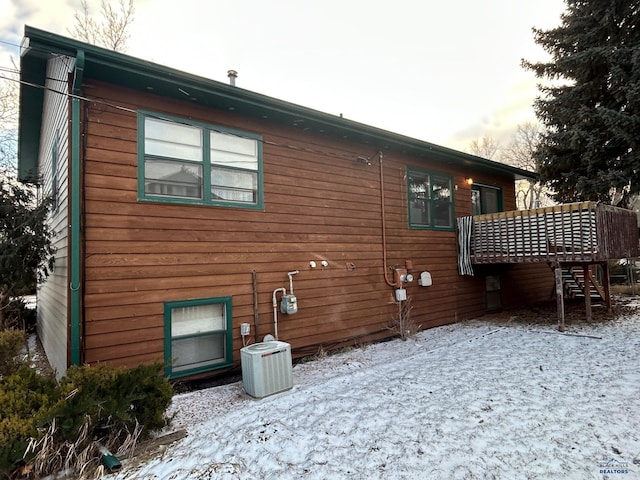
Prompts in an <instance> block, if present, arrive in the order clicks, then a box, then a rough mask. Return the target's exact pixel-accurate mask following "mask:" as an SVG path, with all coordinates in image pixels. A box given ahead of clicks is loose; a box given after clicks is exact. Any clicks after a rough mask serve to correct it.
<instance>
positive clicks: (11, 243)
mask: <svg viewBox="0 0 640 480" xmlns="http://www.w3.org/2000/svg"><path fill="white" fill-rule="evenodd" d="M50 204H51V202H50V201H49V200H44V201H42V202H39V203H38V202H37V199H36V194H35V192H34V190H33V189H30V188H29V187H26V186H23V185H21V184H19V183H17V182H16V181H12V180H10V179H8V178H7V177H5V176H2V175H0V330H2V329H3V328H4V327H6V325H5V315H6V313H7V308H8V305H9V302H10V299H11V297H12V296H15V295H24V294H25V293H29V292H31V291H35V288H36V282H37V281H42V280H44V278H46V276H47V275H48V274H49V272H50V271H51V269H52V268H53V247H52V246H51V237H52V233H51V230H50V229H49V227H48V225H47V222H46V219H47V215H48V214H49V209H50Z"/></svg>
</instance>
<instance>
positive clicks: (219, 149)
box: [211, 132, 258, 170]
mask: <svg viewBox="0 0 640 480" xmlns="http://www.w3.org/2000/svg"><path fill="white" fill-rule="evenodd" d="M211 163H212V164H216V165H224V166H226V167H234V168H243V169H246V170H258V142H257V141H256V140H254V139H251V138H242V137H237V136H235V135H231V134H225V133H218V132H211Z"/></svg>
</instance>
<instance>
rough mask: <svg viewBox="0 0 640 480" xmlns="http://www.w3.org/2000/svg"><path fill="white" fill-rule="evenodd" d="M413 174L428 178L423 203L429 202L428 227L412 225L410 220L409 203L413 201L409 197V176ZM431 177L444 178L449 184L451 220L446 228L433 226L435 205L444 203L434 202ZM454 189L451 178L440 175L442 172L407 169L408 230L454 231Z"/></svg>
mask: <svg viewBox="0 0 640 480" xmlns="http://www.w3.org/2000/svg"><path fill="white" fill-rule="evenodd" d="M412 173H415V174H419V175H423V176H424V175H426V176H428V178H429V189H430V192H429V198H428V199H425V201H428V202H429V211H430V212H431V221H430V224H429V225H424V224H420V223H414V221H413V219H412V218H411V201H412V200H413V197H412V195H411V174H412ZM433 177H439V178H445V179H447V180H448V182H449V190H450V191H451V199H450V201H449V202H447V203H449V208H450V220H451V225H450V226H447V227H443V226H437V225H435V220H436V216H435V210H436V208H435V207H436V205H437V204H440V203H444V202H442V201H441V200H436V199H435V198H434V196H433V183H434V182H433ZM454 196H455V187H454V183H453V176H451V175H448V174H446V173H442V172H437V171H433V170H424V169H421V168H414V167H407V220H408V222H409V228H410V229H412V230H437V231H446V232H449V231H455V228H456V227H455V223H456V220H455V218H456V208H455V198H454Z"/></svg>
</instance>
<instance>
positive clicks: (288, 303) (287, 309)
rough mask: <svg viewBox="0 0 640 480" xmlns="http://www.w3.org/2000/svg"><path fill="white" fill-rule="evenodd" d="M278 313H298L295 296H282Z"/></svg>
mask: <svg viewBox="0 0 640 480" xmlns="http://www.w3.org/2000/svg"><path fill="white" fill-rule="evenodd" d="M280 311H281V312H282V313H286V314H288V315H291V314H292V313H298V299H297V298H296V296H295V295H291V294H289V295H283V296H282V300H281V301H280Z"/></svg>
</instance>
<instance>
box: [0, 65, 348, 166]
mask: <svg viewBox="0 0 640 480" xmlns="http://www.w3.org/2000/svg"><path fill="white" fill-rule="evenodd" d="M46 78H47V79H48V80H52V81H58V82H62V83H66V81H64V80H60V79H55V78H51V77H46ZM0 79H4V80H7V81H13V82H18V83H20V84H21V85H25V86H29V87H32V88H38V89H42V90H47V91H50V92H52V93H56V94H58V95H64V96H67V97H69V98H75V99H78V100H81V101H85V102H90V103H95V104H99V105H104V106H106V107H111V108H114V109H116V110H121V111H125V112H128V113H134V114H138V113H139V110H138V109H133V108H129V107H126V106H123V105H119V104H117V103H114V102H109V101H106V100H102V99H99V98H91V97H87V96H84V95H78V94H74V93H70V92H66V91H62V90H58V89H56V88H52V87H50V86H46V85H39V84H36V83H32V82H27V81H26V80H21V79H16V78H10V77H6V76H4V75H1V74H0ZM145 116H147V117H151V118H155V119H158V120H163V121H168V122H172V123H177V124H181V125H187V126H193V123H190V122H188V121H186V120H185V121H181V120H178V119H176V118H174V117H171V118H169V117H168V116H165V115H162V114H159V113H151V112H145ZM207 129H208V130H210V131H213V132H216V133H221V134H224V135H229V136H234V137H239V138H244V139H249V140H255V141H258V142H260V143H262V144H263V145H270V146H275V147H280V148H287V149H290V150H296V151H300V152H306V153H312V154H316V155H323V156H328V157H334V158H340V159H345V160H351V159H353V158H354V156H353V155H352V154H346V153H345V154H341V153H337V152H330V151H325V150H321V149H315V148H309V147H305V146H300V145H292V144H288V143H283V142H276V141H272V140H265V139H264V138H259V139H258V138H255V137H254V136H248V135H242V133H240V132H230V131H228V130H224V129H219V128H215V127H214V126H211V125H207Z"/></svg>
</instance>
